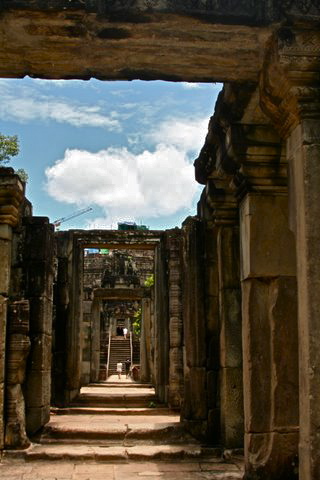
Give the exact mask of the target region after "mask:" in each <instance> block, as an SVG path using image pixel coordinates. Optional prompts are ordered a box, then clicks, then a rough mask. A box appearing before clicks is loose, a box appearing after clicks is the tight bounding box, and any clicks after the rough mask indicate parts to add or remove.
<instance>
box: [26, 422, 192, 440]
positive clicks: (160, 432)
mask: <svg viewBox="0 0 320 480" xmlns="http://www.w3.org/2000/svg"><path fill="white" fill-rule="evenodd" d="M33 441H35V442H36V443H41V444H42V445H44V444H53V443H55V444H60V443H67V444H68V443H70V441H72V443H76V444H92V445H101V444H105V443H107V444H109V443H110V442H111V443H112V444H117V445H118V446H119V445H121V446H135V445H137V444H143V445H157V444H161V445H166V444H171V445H173V444H174V445H177V444H188V445H198V442H197V441H196V440H195V439H194V438H193V437H192V436H191V435H189V434H188V433H187V432H186V431H185V430H184V428H183V424H181V423H180V422H167V423H154V424H152V423H131V424H130V423H128V424H124V423H123V424H119V423H110V422H108V421H103V420H102V421H101V422H91V423H88V421H87V422H86V421H85V418H84V419H83V420H82V421H81V419H79V420H78V421H73V422H66V423H62V422H61V421H60V422H59V421H57V419H56V421H55V419H54V418H53V419H52V420H51V421H50V423H49V424H48V425H46V426H45V427H44V429H43V430H42V432H41V433H40V434H38V435H36V436H34V437H33Z"/></svg>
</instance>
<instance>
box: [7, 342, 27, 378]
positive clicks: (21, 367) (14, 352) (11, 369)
mask: <svg viewBox="0 0 320 480" xmlns="http://www.w3.org/2000/svg"><path fill="white" fill-rule="evenodd" d="M29 350H30V339H29V337H27V336H26V335H21V334H17V333H13V334H10V335H8V338H7V358H6V361H7V370H6V373H7V375H6V382H7V383H9V384H10V385H14V384H22V383H23V382H24V379H25V374H26V361H27V356H28V353H29Z"/></svg>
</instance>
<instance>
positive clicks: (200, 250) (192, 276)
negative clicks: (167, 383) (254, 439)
mask: <svg viewBox="0 0 320 480" xmlns="http://www.w3.org/2000/svg"><path fill="white" fill-rule="evenodd" d="M182 232H183V294H182V304H183V321H184V322H183V324H184V348H185V352H184V359H185V365H184V368H185V372H184V374H185V377H184V403H183V407H182V412H181V414H182V419H183V420H184V421H185V424H186V426H187V428H188V429H189V430H190V431H191V432H192V433H193V434H194V435H195V436H197V437H202V438H203V437H205V436H206V434H207V409H208V402H207V396H206V392H207V370H206V362H207V348H206V347H207V342H206V315H205V279H204V272H205V270H204V262H203V260H204V224H203V221H201V220H200V219H199V218H198V217H188V218H187V219H186V220H185V221H184V223H183V225H182Z"/></svg>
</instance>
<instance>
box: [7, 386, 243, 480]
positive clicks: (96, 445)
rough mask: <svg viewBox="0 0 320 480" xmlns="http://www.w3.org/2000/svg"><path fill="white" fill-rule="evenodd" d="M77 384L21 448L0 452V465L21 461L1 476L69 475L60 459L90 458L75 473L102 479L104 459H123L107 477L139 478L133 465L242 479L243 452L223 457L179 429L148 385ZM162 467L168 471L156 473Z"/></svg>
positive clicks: (73, 462) (180, 474)
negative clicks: (72, 398)
mask: <svg viewBox="0 0 320 480" xmlns="http://www.w3.org/2000/svg"><path fill="white" fill-rule="evenodd" d="M81 390H82V391H81V394H80V396H79V398H78V400H77V402H75V403H74V405H71V406H70V407H68V408H54V409H52V412H51V419H50V422H49V423H48V424H47V425H46V426H45V427H44V428H43V429H42V431H40V432H39V433H38V434H37V435H36V436H34V438H33V439H32V442H33V443H32V444H31V446H30V447H29V448H28V449H26V450H20V451H19V450H11V451H6V452H4V455H3V457H2V467H4V469H5V468H6V466H9V465H10V466H11V465H14V463H16V465H18V467H17V468H18V469H19V472H21V471H22V470H23V471H25V470H24V467H23V466H24V465H27V466H28V469H29V470H28V471H26V474H25V476H21V477H20V476H18V477H17V476H15V477H12V476H8V477H7V476H1V475H0V476H1V478H3V479H7V478H8V480H9V478H12V479H13V478H17V480H22V478H23V479H26V478H30V479H31V478H32V480H33V479H36V478H39V479H40V476H39V475H38V471H41V468H42V469H43V468H44V467H46V475H45V478H49V477H48V475H49V476H50V478H56V479H57V480H58V479H59V480H62V478H63V479H65V478H68V479H71V477H70V475H69V476H66V475H61V476H59V474H58V473H59V471H62V469H63V468H65V467H61V465H62V466H68V471H69V470H70V469H71V468H72V467H73V466H75V467H74V468H76V469H77V468H82V467H81V465H91V466H92V468H91V470H90V471H91V472H92V475H89V473H88V472H87V471H86V473H85V475H83V476H81V478H83V479H86V480H96V479H97V478H99V479H100V478H104V479H107V478H111V477H110V475H109V473H110V468H112V467H111V465H117V466H119V465H125V464H126V466H127V469H128V472H129V473H126V474H124V475H122V474H120V473H119V476H118V475H116V476H115V477H114V476H112V478H116V479H117V480H118V479H121V480H124V479H125V478H126V479H127V478H128V479H129V478H130V479H132V478H140V474H137V475H135V474H134V473H133V472H135V471H137V472H140V471H141V475H142V476H143V477H145V478H151V477H150V475H151V476H152V475H153V474H154V475H155V476H163V478H164V479H169V478H170V480H171V479H177V478H179V479H182V478H184V479H185V480H187V479H188V480H189V479H190V480H191V479H192V480H197V479H200V478H202V479H212V480H218V479H219V480H242V479H243V457H241V456H234V455H233V457H232V458H231V457H230V458H227V459H226V457H224V455H223V452H222V449H220V448H208V447H203V446H202V445H201V444H200V443H199V442H198V441H197V440H196V439H195V438H193V437H192V436H191V435H189V434H188V433H187V432H186V431H185V429H184V425H183V424H182V423H181V422H180V418H179V415H178V414H177V412H174V411H172V410H170V409H168V408H167V407H166V406H164V405H159V404H158V402H157V399H156V397H155V393H154V389H153V388H152V386H151V385H145V384H143V385H142V384H137V383H135V382H132V380H131V379H130V380H128V381H126V380H122V381H119V382H117V383H116V382H114V383H112V382H107V383H98V384H93V385H90V386H88V387H85V388H82V389H81ZM138 398H139V402H137V399H138ZM143 398H144V399H143ZM142 399H143V400H142ZM93 400H94V401H93ZM148 403H149V405H148V406H146V404H148ZM138 404H139V405H140V406H137V405H138ZM95 405H98V406H95ZM229 456H230V455H229ZM23 460H24V461H23ZM48 463H49V464H50V465H48ZM98 463H99V466H98V465H97V464H98ZM51 464H52V467H51ZM152 466H154V469H153V471H152V472H151V473H150V468H151V467H152ZM13 468H14V467H13ZM117 468H118V467H117ZM4 469H2V471H1V473H2V474H3V473H4V472H5V470H4ZM108 469H109V470H108ZM168 470H170V472H168V476H167V475H166V473H160V471H161V472H167V471H168ZM191 470H192V471H193V472H191ZM13 471H14V470H13ZM102 471H103V472H104V473H103V474H102ZM146 471H147V472H146ZM30 472H33V473H30ZM97 472H100V473H101V475H100V476H99V473H97ZM149 474H150V475H149ZM52 475H53V476H52ZM41 478H43V477H42V476H41ZM72 478H74V479H75V478H77V479H80V476H78V475H77V474H76V476H72ZM152 478H153V477H152Z"/></svg>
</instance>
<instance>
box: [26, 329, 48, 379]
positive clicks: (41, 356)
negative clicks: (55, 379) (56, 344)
mask: <svg viewBox="0 0 320 480" xmlns="http://www.w3.org/2000/svg"><path fill="white" fill-rule="evenodd" d="M30 339H31V350H30V354H29V358H28V370H34V371H41V370H46V371H48V370H50V369H51V345H52V337H51V336H50V335H46V334H43V333H42V334H39V335H31V337H30Z"/></svg>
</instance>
